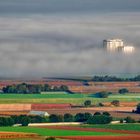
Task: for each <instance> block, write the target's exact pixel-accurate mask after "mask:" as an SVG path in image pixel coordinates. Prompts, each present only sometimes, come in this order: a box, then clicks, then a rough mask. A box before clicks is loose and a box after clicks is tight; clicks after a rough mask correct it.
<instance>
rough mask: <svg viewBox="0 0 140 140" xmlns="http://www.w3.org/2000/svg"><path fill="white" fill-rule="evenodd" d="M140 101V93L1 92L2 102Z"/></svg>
mask: <svg viewBox="0 0 140 140" xmlns="http://www.w3.org/2000/svg"><path fill="white" fill-rule="evenodd" d="M116 99H118V100H119V101H121V102H140V94H132V93H131V94H124V95H121V94H114V95H110V96H109V97H108V98H97V97H95V96H92V95H90V94H68V93H66V92H54V93H53V92H51V93H50V92H48V93H46V94H0V103H1V104H2V103H71V104H77V105H81V104H83V103H84V101H85V100H91V101H92V104H97V103H100V102H111V101H113V100H116Z"/></svg>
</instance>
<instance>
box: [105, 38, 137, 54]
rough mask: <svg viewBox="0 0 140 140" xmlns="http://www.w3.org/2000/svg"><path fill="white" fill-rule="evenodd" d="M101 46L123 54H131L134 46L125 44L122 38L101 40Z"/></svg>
mask: <svg viewBox="0 0 140 140" xmlns="http://www.w3.org/2000/svg"><path fill="white" fill-rule="evenodd" d="M103 47H104V48H106V49H107V51H108V52H122V53H124V54H132V53H134V51H135V47H134V46H125V45H124V42H123V40H122V39H108V40H104V41H103Z"/></svg>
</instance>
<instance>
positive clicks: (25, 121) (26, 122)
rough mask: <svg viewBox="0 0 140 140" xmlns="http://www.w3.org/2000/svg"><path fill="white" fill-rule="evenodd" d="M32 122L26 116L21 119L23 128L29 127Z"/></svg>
mask: <svg viewBox="0 0 140 140" xmlns="http://www.w3.org/2000/svg"><path fill="white" fill-rule="evenodd" d="M30 122H31V120H30V118H29V117H28V116H25V117H23V118H22V119H21V124H22V126H28V124H29V123H30Z"/></svg>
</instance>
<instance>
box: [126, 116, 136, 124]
mask: <svg viewBox="0 0 140 140" xmlns="http://www.w3.org/2000/svg"><path fill="white" fill-rule="evenodd" d="M124 120H125V121H126V123H136V121H135V120H134V119H133V118H131V117H126V118H125V119H124Z"/></svg>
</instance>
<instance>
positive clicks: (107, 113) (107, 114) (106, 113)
mask: <svg viewBox="0 0 140 140" xmlns="http://www.w3.org/2000/svg"><path fill="white" fill-rule="evenodd" d="M103 115H106V116H111V115H110V113H109V112H103Z"/></svg>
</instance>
